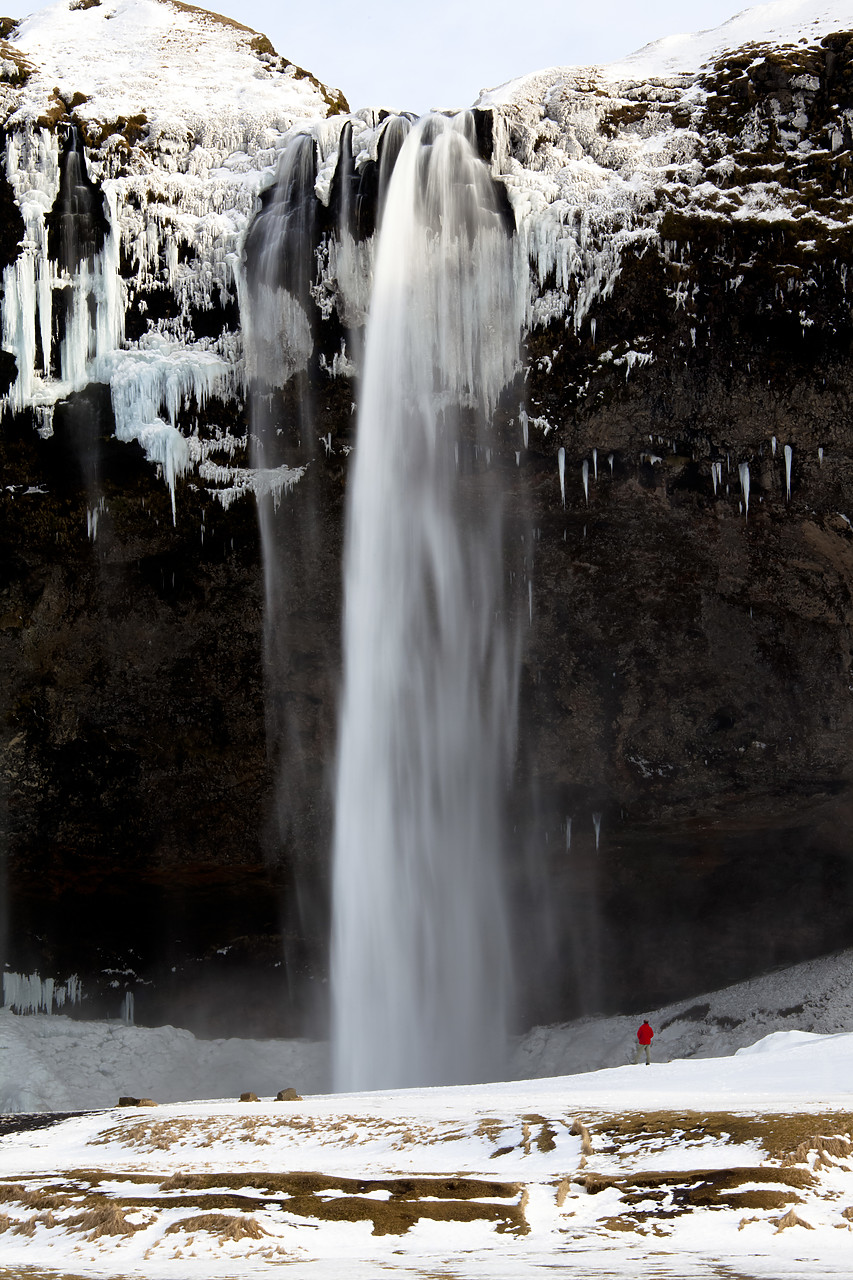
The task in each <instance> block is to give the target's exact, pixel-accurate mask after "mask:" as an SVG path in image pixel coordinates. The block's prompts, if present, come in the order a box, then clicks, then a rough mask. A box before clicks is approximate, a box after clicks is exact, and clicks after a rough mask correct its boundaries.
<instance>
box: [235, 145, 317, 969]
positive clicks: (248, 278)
mask: <svg viewBox="0 0 853 1280" xmlns="http://www.w3.org/2000/svg"><path fill="white" fill-rule="evenodd" d="M316 169H317V146H316V142H315V139H314V137H313V136H312V135H310V134H298V135H296V136H295V137H293V138H292V139H290V140H289V142H288V145H287V146H286V148H285V149H284V151H283V152H282V154H281V157H280V160H279V163H278V168H277V171H276V177H275V182H274V183H273V185H272V186H271V187H270V188H268V190H267V191H265V192H264V194H263V196H262V204H261V208H260V210H259V212H258V214H257V216H256V217H255V219H254V221H253V222H252V224H251V226H250V228H249V230H248V233H247V235H246V240H245V245H244V269H243V274H242V276H241V279H240V282H239V283H240V290H241V298H240V310H241V314H242V317H243V324H244V343H245V363H246V375H247V379H248V384H249V396H248V404H249V421H250V440H251V462H252V466H253V468H254V469H255V484H254V488H255V494H256V498H257V509H258V527H259V532H260V540H261V556H262V563H263V574H264V674H265V686H266V696H265V718H266V739H267V756H268V759H269V767H270V773H271V778H272V790H271V796H270V809H269V812H268V814H267V815H266V820H265V821H264V823H263V825H262V830H263V840H264V844H265V846H266V850H267V854H268V856H269V858H270V861H271V862H273V863H276V864H278V865H279V866H287V867H288V868H289V872H290V873H292V877H293V882H294V884H295V888H294V892H293V893H292V894H290V895H289V900H288V906H287V913H288V918H287V919H286V920H284V921H283V922H282V936H283V937H284V938H285V940H286V941H285V964H286V966H287V969H288V972H290V971H291V969H292V967H293V965H294V963H297V962H298V961H297V956H298V952H299V948H300V946H301V942H300V939H301V938H303V937H304V936H305V935H306V934H308V935H310V934H311V933H316V932H319V931H320V930H321V928H322V926H321V925H320V924H319V923H318V921H317V920H313V919H311V916H312V912H313V911H314V909H315V903H314V901H313V899H312V897H311V893H310V889H309V887H308V883H309V880H310V877H309V876H308V875H307V874H305V875H300V874H299V870H298V866H299V858H300V853H301V850H302V849H304V848H306V847H310V846H311V845H312V843H313V842H314V841H315V840H316V839H317V834H316V833H315V832H312V831H310V829H307V828H306V823H310V821H311V818H310V812H309V802H308V801H307V799H306V797H307V792H308V781H307V778H306V765H305V758H306V751H305V742H306V738H308V737H310V735H311V734H312V733H313V732H315V727H314V725H313V723H312V721H311V705H310V703H309V702H308V700H307V699H306V697H305V696H304V691H303V687H302V684H301V683H300V678H299V674H298V672H296V671H295V662H294V653H295V651H297V650H298V648H299V643H300V641H299V640H297V639H295V636H294V627H295V626H298V625H299V623H298V621H297V622H295V621H294V617H295V616H296V618H297V619H298V603H299V601H300V600H301V599H303V598H304V594H305V582H306V576H307V575H308V574H309V573H312V572H313V573H316V572H317V565H318V554H317V517H316V513H317V508H318V501H319V500H318V494H317V485H318V483H319V478H318V473H317V466H316V460H317V455H318V452H319V448H320V442H319V440H318V439H317V424H316V418H315V412H314V410H315V405H314V394H313V382H312V361H313V358H314V349H315V328H316V323H317V316H316V307H315V304H314V301H313V298H312V294H311V288H312V285H313V283H314V274H315V261H316V259H315V251H316V245H317V239H318V234H319V233H318V201H317V197H316V194H315V191H314V186H315V180H316ZM297 479H299V481H300V483H299V492H298V495H297V498H294V497H293V495H292V490H293V486H294V483H295V481H296V480H297Z"/></svg>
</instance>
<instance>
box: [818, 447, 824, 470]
mask: <svg viewBox="0 0 853 1280" xmlns="http://www.w3.org/2000/svg"><path fill="white" fill-rule="evenodd" d="M817 460H818V464H819V465H820V466H821V467H822V466H823V449H818V451H817Z"/></svg>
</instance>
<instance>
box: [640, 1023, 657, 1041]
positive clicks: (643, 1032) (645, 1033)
mask: <svg viewBox="0 0 853 1280" xmlns="http://www.w3.org/2000/svg"><path fill="white" fill-rule="evenodd" d="M654 1034H655V1033H654V1031H652V1029H651V1027H650V1026H649V1024H648V1023H647V1022H644V1023H643V1025H642V1026H641V1027H640V1030H639V1031H638V1032H637V1039H638V1040H639V1042H640V1044H651V1042H652V1036H653V1035H654Z"/></svg>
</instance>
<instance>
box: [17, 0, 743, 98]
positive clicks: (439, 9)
mask: <svg viewBox="0 0 853 1280" xmlns="http://www.w3.org/2000/svg"><path fill="white" fill-rule="evenodd" d="M42 7H44V6H42V5H41V4H39V3H37V2H36V3H33V0H4V2H3V4H2V12H3V13H4V14H6V15H8V16H9V17H23V16H24V15H26V14H28V13H32V12H34V11H35V10H37V9H39V8H42ZM205 7H210V8H213V9H215V10H216V11H217V12H219V13H224V14H227V15H228V16H229V17H232V18H236V19H237V20H238V21H240V22H242V23H245V24H246V25H247V26H250V27H254V28H255V29H256V30H258V31H262V32H264V34H265V35H267V36H269V38H270V40H271V41H272V43H273V44H274V45H275V47H276V49H277V50H278V52H279V53H281V54H283V55H284V56H285V57H286V58H288V59H289V60H290V61H291V62H296V63H298V64H299V65H300V66H303V67H305V68H306V69H307V70H309V71H311V72H313V73H314V75H316V76H318V77H319V79H320V80H322V81H324V83H326V84H329V85H332V86H334V87H335V88H339V89H342V90H343V91H344V94H345V95H346V97H347V99H348V101H349V104H350V106H351V107H352V109H353V110H356V109H357V108H358V107H363V106H377V107H381V106H385V107H394V108H396V109H398V110H410V111H415V112H418V113H421V112H424V111H427V110H429V109H430V108H431V107H436V108H443V107H463V106H469V105H470V104H471V103H472V102H474V100H475V99H476V97H477V95H478V93H479V91H480V90H481V89H484V88H490V89H491V88H495V87H496V86H497V85H499V84H502V83H503V82H504V81H506V80H510V79H513V78H515V77H516V76H520V75H525V74H526V73H527V72H530V71H538V70H540V69H542V68H544V67H552V66H560V65H563V66H570V65H576V64H582V63H590V62H613V61H615V60H616V59H617V58H621V57H624V56H625V55H626V54H628V53H632V52H633V51H634V50H635V49H638V48H640V46H642V45H644V44H647V43H648V42H649V41H651V40H657V39H659V38H660V37H661V36H667V35H675V34H678V33H682V32H685V31H687V32H692V31H699V30H702V29H704V28H707V27H716V26H718V25H719V24H720V23H721V22H725V21H726V19H727V18H730V17H732V16H733V15H734V14H735V13H737V12H739V11H740V10H742V9H743V8H745V7H748V6H745V5H743V4H739V3H738V0H693V2H692V3H691V4H690V5H689V6H688V5H685V4H684V0H643V3H636V0H635V2H634V3H629V0H595V2H591V0H583V3H582V2H581V0H464V2H463V0H431V3H430V4H429V5H428V6H427V5H423V6H422V5H417V6H416V5H411V4H405V3H400V0H363V2H362V3H360V4H357V5H355V4H352V2H351V0H322V3H313V4H309V3H305V2H304V0H302V3H300V4H293V3H291V4H286V3H282V0H213V2H212V3H211V4H210V5H209V6H205Z"/></svg>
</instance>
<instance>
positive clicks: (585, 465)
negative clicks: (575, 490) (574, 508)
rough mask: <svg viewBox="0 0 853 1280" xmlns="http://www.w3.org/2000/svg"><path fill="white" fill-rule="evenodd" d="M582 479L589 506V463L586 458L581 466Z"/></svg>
mask: <svg viewBox="0 0 853 1280" xmlns="http://www.w3.org/2000/svg"><path fill="white" fill-rule="evenodd" d="M581 479H582V480H583V496H584V497H585V498H586V505H587V506H589V463H588V462H587V460H586V458H584V460H583V465H582V466H581Z"/></svg>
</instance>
